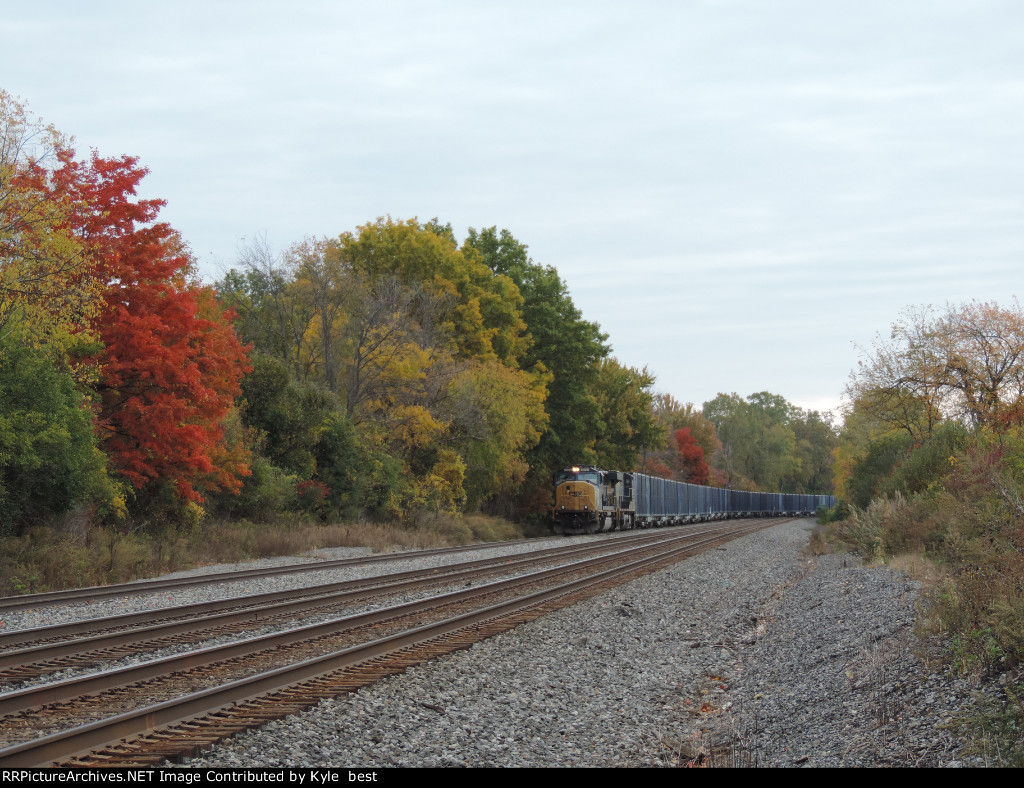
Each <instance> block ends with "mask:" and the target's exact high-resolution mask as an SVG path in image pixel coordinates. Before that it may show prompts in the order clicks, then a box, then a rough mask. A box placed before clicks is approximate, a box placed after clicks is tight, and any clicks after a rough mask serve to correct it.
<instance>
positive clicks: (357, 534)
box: [0, 515, 546, 596]
mask: <svg viewBox="0 0 1024 788" xmlns="http://www.w3.org/2000/svg"><path fill="white" fill-rule="evenodd" d="M535 531H536V529H530V528H529V527H522V526H519V525H517V524H515V523H512V522H509V521H507V520H502V519H500V518H497V517H488V516H485V515H468V516H466V517H457V516H450V515H440V516H437V517H434V516H433V515H430V516H428V517H425V518H420V519H419V520H417V521H415V522H403V523H376V522H355V523H329V524H322V523H319V522H302V521H288V522H283V523H277V524H267V523H251V522H248V521H245V520H242V521H234V522H226V521H216V520H210V521H204V522H203V523H201V524H197V525H194V526H192V527H191V528H189V529H184V530H174V529H164V530H162V531H161V532H160V533H159V534H156V535H150V534H148V533H145V532H142V531H127V532H125V531H119V530H114V529H107V528H95V529H91V530H89V529H82V528H70V527H62V528H51V527H40V528H35V529H33V530H31V531H29V532H28V533H26V534H25V535H23V536H21V537H17V538H15V537H10V538H7V539H3V540H0V596H14V595H17V594H30V593H37V592H41V591H56V590H60V589H64V588H79V587H83V586H94V585H108V584H110V583H121V582H125V581H128V580H137V579H140V578H145V577H155V576H157V575H160V574H164V573H167V572H174V571H178V570H182V569H193V568H196V567H201V566H211V565H214V564H224V563H237V562H240V561H249V560H253V559H257V558H268V557H272V556H282V555H304V554H307V553H309V552H311V551H313V550H316V549H319V548H325V547H368V548H369V549H370V550H371V551H373V552H376V553H382V552H388V551H392V550H400V549H401V550H422V549H429V548H434V547H448V546H457V545H465V544H471V543H476V542H495V541H506V540H514V539H523V538H527V537H530V536H538V535H540V534H539V533H536V532H535ZM545 535H546V534H545Z"/></svg>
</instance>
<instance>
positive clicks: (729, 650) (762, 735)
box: [187, 520, 984, 767]
mask: <svg viewBox="0 0 1024 788" xmlns="http://www.w3.org/2000/svg"><path fill="white" fill-rule="evenodd" d="M812 526H813V523H812V521H810V520H801V521H795V522H790V523H784V524H781V525H778V526H775V527H772V528H770V529H767V530H765V531H762V532H760V533H759V534H756V535H753V536H750V537H746V538H744V539H741V540H737V541H734V542H731V543H729V544H728V545H725V546H723V547H720V548H717V549H715V550H712V551H710V552H708V553H704V554H702V555H700V556H696V557H694V558H691V559H688V560H686V561H683V562H681V563H679V564H676V565H675V566H673V567H670V568H668V569H665V570H662V571H660V572H658V573H656V574H653V575H649V576H647V577H645V578H641V579H639V580H636V581H634V582H631V583H629V584H627V585H624V586H620V587H619V588H617V589H613V590H612V591H611V592H609V593H606V594H604V595H603V596H601V597H597V598H594V599H591V600H589V601H587V602H584V603H581V604H578V605H574V606H572V607H570V608H566V609H563V610H560V611H558V612H556V613H553V614H551V615H548V616H545V617H543V618H541V619H538V620H536V621H534V622H531V623H529V624H526V625H523V626H520V627H518V628H517V629H515V630H513V631H510V632H507V633H504V634H502V635H499V636H497V637H494V638H491V639H489V640H487V641H484V642H482V643H478V644H476V645H475V646H474V647H472V648H470V649H468V650H466V651H463V652H458V653H455V654H451V655H448V656H447V657H443V658H441V659H438V660H435V661H433V662H431V663H429V664H425V665H420V666H416V667H413V668H411V669H409V670H408V671H406V672H405V673H404V674H402V675H399V676H394V677H392V678H390V679H386V680H383V681H380V682H378V683H376V684H374V685H373V686H371V687H366V688H364V689H362V690H359V691H357V692H354V693H352V694H350V695H348V696H345V697H343V698H338V699H331V700H325V701H323V702H321V703H320V704H319V705H318V706H317V707H315V708H313V709H310V710H309V711H307V712H305V713H304V714H300V715H296V716H294V717H290V718H288V719H285V720H280V721H277V722H273V723H270V724H268V725H266V726H265V727H264V728H262V729H261V730H258V731H253V732H249V733H246V734H243V735H241V736H238V737H236V738H234V739H231V740H229V741H226V742H224V743H222V744H220V745H217V746H215V747H214V748H213V749H212V750H210V751H209V752H208V753H206V754H204V755H203V756H202V757H198V758H194V759H190V760H189V761H187V765H190V766H194V767H208V766H210V767H214V766H224V767H237V766H271V767H275V766H298V767H317V766H360V767H388V766H407V767H408V766H412V767H436V766H476V767H479V766H515V767H526V766H562V767H580V766H626V767H644V766H673V765H685V764H686V763H688V762H691V761H697V762H701V761H702V760H703V761H705V762H706V761H707V758H708V755H709V754H710V755H711V756H713V757H712V760H713V761H714V762H716V763H718V764H724V765H748V764H749V765H758V766H789V765H797V766H886V765H893V766H916V765H920V766H957V765H984V764H983V762H982V761H981V760H980V759H978V758H976V757H973V758H972V757H969V756H967V755H965V754H964V753H963V749H962V743H961V742H960V741H959V740H958V738H957V733H956V731H955V730H954V729H952V728H950V727H949V726H950V723H951V722H953V721H954V720H955V719H956V718H957V717H958V715H961V714H963V713H964V712H965V710H969V709H970V706H971V702H972V697H973V693H974V691H975V687H973V686H972V685H971V684H970V682H968V681H967V680H964V679H953V678H951V677H949V676H948V675H945V674H939V673H933V672H930V671H929V670H927V668H926V667H925V665H924V663H923V661H922V659H921V657H920V656H918V655H919V654H921V653H922V646H921V644H918V643H917V642H916V641H915V639H914V635H913V631H912V623H913V614H914V603H915V601H916V599H917V597H918V594H919V592H920V589H919V588H918V587H917V585H916V584H915V583H914V582H912V581H910V580H909V579H908V578H907V577H906V576H905V575H903V574H900V573H895V572H890V571H888V570H886V569H869V568H864V567H860V566H857V565H855V563H854V561H853V559H851V558H849V557H844V556H842V555H827V556H821V557H819V558H818V559H812V558H810V557H808V556H806V555H805V554H803V552H802V548H803V547H804V545H806V543H807V539H808V534H809V531H810V529H811V527H812Z"/></svg>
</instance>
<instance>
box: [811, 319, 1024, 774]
mask: <svg viewBox="0 0 1024 788" xmlns="http://www.w3.org/2000/svg"><path fill="white" fill-rule="evenodd" d="M847 395H848V399H849V408H848V412H847V413H846V418H845V424H844V427H843V429H842V432H841V434H840V437H839V444H838V446H837V448H836V451H835V458H836V462H835V471H836V484H837V491H838V493H839V495H840V496H841V497H842V498H843V500H844V501H845V502H847V503H848V507H847V506H844V510H843V511H835V512H832V513H830V514H828V515H827V516H825V517H823V519H830V520H832V523H831V525H830V529H831V533H832V534H833V536H834V537H835V538H836V539H838V540H839V541H841V542H842V543H845V544H846V545H847V546H849V547H850V548H851V549H853V550H855V551H856V552H857V553H859V554H860V555H862V556H864V557H865V558H866V559H867V560H869V561H883V562H888V563H892V564H894V565H896V566H915V567H918V569H919V572H918V574H919V576H922V577H923V578H924V579H925V580H926V583H927V586H928V590H927V595H926V597H925V604H924V605H923V607H922V611H921V616H920V626H921V628H922V630H923V632H925V633H929V632H945V633H947V634H948V635H949V637H950V643H951V645H950V647H949V649H948V650H947V653H946V660H947V666H948V669H950V670H955V671H962V672H965V673H971V674H974V675H977V676H979V677H981V678H983V679H984V678H986V677H999V678H1000V681H1001V682H1002V684H1003V685H1004V696H1005V697H1004V700H1003V703H1002V706H1001V707H1000V708H994V709H988V710H985V712H984V713H983V714H982V715H981V717H979V718H978V719H976V720H974V721H973V722H972V723H971V724H972V725H973V726H974V729H975V730H980V731H981V733H980V734H979V735H980V736H981V737H983V740H984V741H985V742H987V743H988V746H990V747H995V748H997V749H998V750H999V751H1000V753H1001V755H1002V757H1004V758H1005V759H1006V760H1007V761H1008V762H1011V763H1014V764H1016V765H1018V766H1019V765H1021V764H1024V739H1022V735H1021V730H1022V727H1021V725H1022V723H1024V707H1022V705H1021V702H1020V700H1021V697H1022V695H1021V687H1020V683H1019V676H1020V672H1019V667H1020V665H1021V662H1022V660H1024V400H1022V395H1024V313H1022V311H1021V309H1020V305H1019V304H1018V303H1017V302H1015V301H1014V302H1013V303H1012V304H1010V305H1009V306H1000V305H997V304H992V303H979V302H970V303H965V304H959V305H953V304H949V305H947V306H946V307H944V308H942V309H933V308H930V307H929V308H916V309H909V310H907V312H906V313H905V314H904V315H902V316H901V318H900V320H898V321H897V322H896V324H895V325H894V326H893V329H892V332H891V334H890V336H889V337H888V338H886V339H882V338H878V339H877V341H876V343H875V345H874V346H873V347H872V348H870V349H869V350H867V351H865V352H864V358H863V360H862V362H861V364H860V367H859V368H858V369H857V370H856V371H855V372H854V373H853V374H852V375H851V378H850V384H849V386H848V388H847ZM922 567H924V568H923V569H922ZM1013 676H1017V677H1018V678H1017V679H1013V678H1012V677H1013Z"/></svg>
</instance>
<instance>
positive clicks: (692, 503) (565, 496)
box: [554, 465, 835, 534]
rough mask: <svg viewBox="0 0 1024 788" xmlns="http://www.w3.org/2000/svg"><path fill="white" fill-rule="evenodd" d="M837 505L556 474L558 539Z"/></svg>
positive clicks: (586, 473) (829, 499) (831, 499)
mask: <svg viewBox="0 0 1024 788" xmlns="http://www.w3.org/2000/svg"><path fill="white" fill-rule="evenodd" d="M834 505H835V496H832V495H802V494H790V493H766V492H747V491H746V490H727V489H724V488H721V487H703V486H701V485H699V484H687V483H685V482H676V481H672V480H671V479H661V478H659V477H657V476H647V475H646V474H643V473H627V472H624V471H603V470H601V469H600V468H595V467H594V466H592V465H582V466H577V467H573V468H566V469H565V470H562V471H559V472H558V473H556V474H555V513H554V514H555V525H554V527H555V533H559V534H592V533H596V532H598V531H614V530H625V529H628V528H633V527H648V526H652V525H673V524H677V523H692V522H698V521H703V520H724V519H726V518H729V517H796V516H800V515H811V514H814V512H815V511H816V510H817V509H818V507H819V506H826V507H829V508H831V507H832V506H834Z"/></svg>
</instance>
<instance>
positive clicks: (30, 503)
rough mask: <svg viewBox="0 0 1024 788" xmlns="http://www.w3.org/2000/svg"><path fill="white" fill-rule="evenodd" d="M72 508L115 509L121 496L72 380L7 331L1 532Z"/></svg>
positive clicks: (1, 357)
mask: <svg viewBox="0 0 1024 788" xmlns="http://www.w3.org/2000/svg"><path fill="white" fill-rule="evenodd" d="M8 328H11V326H10V325H9V326H8ZM77 504H87V505H93V506H100V507H104V508H107V509H109V510H111V511H112V512H115V513H116V512H121V511H123V507H124V499H123V493H122V492H121V491H120V490H119V488H118V487H117V486H116V485H115V484H114V483H113V482H112V481H111V479H110V478H109V476H108V475H107V463H106V458H105V457H104V456H103V455H102V453H101V452H100V451H99V449H98V448H97V445H96V438H95V435H94V434H93V429H92V417H91V413H90V411H89V409H88V407H87V405H86V403H85V402H84V401H83V397H82V395H81V394H80V393H79V392H78V391H77V389H76V388H75V384H74V381H73V380H72V379H71V376H70V375H69V374H68V373H67V372H66V371H62V370H61V369H60V368H59V367H58V366H57V365H56V364H54V362H53V360H52V359H51V358H50V357H49V356H48V355H46V354H45V353H44V352H42V351H39V350H34V349H32V348H30V347H28V346H27V345H26V344H25V343H24V342H23V340H22V337H21V336H20V335H19V334H18V333H17V332H16V331H10V332H9V333H8V334H7V335H6V336H2V337H0V535H19V534H20V533H21V532H22V531H23V530H24V529H25V528H26V527H27V526H29V525H33V524H39V523H45V522H48V521H49V520H51V519H52V518H54V517H57V516H60V515H62V514H64V513H65V512H67V511H69V510H70V509H71V508H72V507H74V506H75V505H77Z"/></svg>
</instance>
